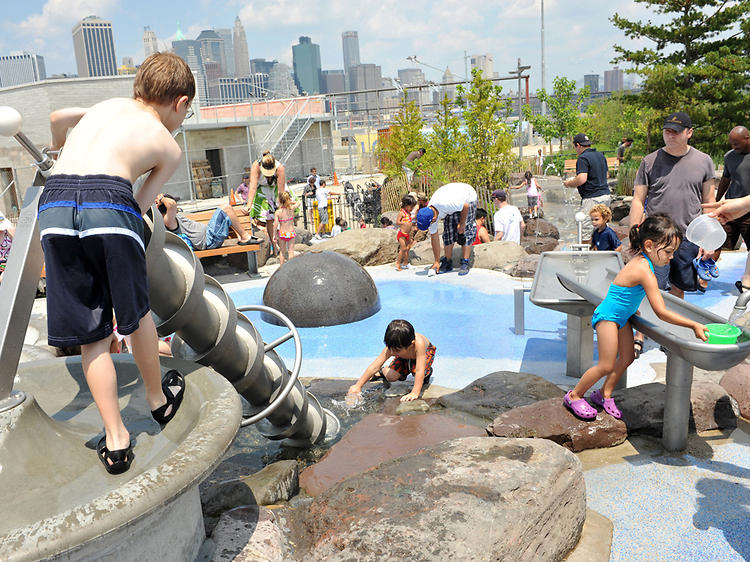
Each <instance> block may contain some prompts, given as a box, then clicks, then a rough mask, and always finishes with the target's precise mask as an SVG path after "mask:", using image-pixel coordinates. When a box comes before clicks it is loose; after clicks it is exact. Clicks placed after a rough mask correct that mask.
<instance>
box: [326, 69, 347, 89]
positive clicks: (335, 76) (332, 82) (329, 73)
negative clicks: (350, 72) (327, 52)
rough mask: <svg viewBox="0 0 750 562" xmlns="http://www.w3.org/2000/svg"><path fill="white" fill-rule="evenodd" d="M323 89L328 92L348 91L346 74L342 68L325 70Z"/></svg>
mask: <svg viewBox="0 0 750 562" xmlns="http://www.w3.org/2000/svg"><path fill="white" fill-rule="evenodd" d="M323 90H324V93H326V94H337V93H339V92H345V91H346V75H345V74H344V71H343V70H341V69H336V70H324V71H323Z"/></svg>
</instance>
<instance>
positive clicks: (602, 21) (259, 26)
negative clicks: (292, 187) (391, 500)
mask: <svg viewBox="0 0 750 562" xmlns="http://www.w3.org/2000/svg"><path fill="white" fill-rule="evenodd" d="M5 4H6V5H5V6H4V7H3V13H2V15H1V16H0V54H8V53H9V52H11V51H18V50H26V51H29V52H32V53H35V54H39V55H42V56H43V57H44V59H45V63H46V67H47V73H48V74H50V75H51V74H60V73H68V74H74V73H75V69H76V64H75V57H74V55H73V41H72V36H71V33H72V28H73V26H74V25H75V23H76V22H77V21H79V20H80V19H82V18H83V17H85V16H88V15H96V16H99V17H101V18H104V19H107V20H110V21H111V22H112V24H113V29H114V37H115V50H116V55H117V62H118V64H120V63H121V62H122V57H124V56H131V57H133V58H134V59H135V62H136V63H139V62H140V61H141V60H142V59H143V39H142V38H143V28H144V26H147V25H148V26H150V27H151V29H152V30H153V31H154V32H155V33H156V35H157V37H158V38H159V40H160V45H162V44H163V45H165V46H166V45H169V44H170V43H171V40H172V39H173V38H174V34H175V32H176V30H177V25H178V23H179V26H180V28H181V29H182V31H183V33H184V34H185V37H186V38H189V39H192V38H195V37H196V36H197V35H198V33H199V32H200V31H201V30H202V29H208V28H212V27H214V28H231V27H232V26H233V24H234V19H235V17H236V16H238V15H239V17H240V19H241V20H242V23H243V25H244V26H245V31H246V33H247V40H248V47H249V54H250V57H251V58H266V59H277V60H279V61H280V62H285V63H287V64H290V65H291V59H292V49H291V47H292V45H293V44H296V43H297V41H298V38H299V36H301V35H307V36H309V37H311V39H312V41H313V42H314V43H318V44H319V45H320V48H321V60H322V65H323V68H324V69H333V68H343V61H342V49H341V32H343V31H346V30H356V31H358V32H359V42H360V58H361V62H363V63H375V64H379V65H380V66H381V67H382V72H383V75H384V76H395V75H396V74H397V71H398V69H400V68H409V67H413V66H415V65H414V64H412V63H410V62H409V61H407V60H406V57H407V56H410V55H416V56H417V57H418V60H420V61H423V62H424V63H426V64H427V65H430V66H432V67H437V68H440V69H444V68H445V67H446V66H449V67H450V69H451V71H452V72H453V73H454V74H455V75H457V76H463V74H464V60H463V54H464V51H467V52H468V53H469V55H472V54H484V53H490V54H492V55H493V57H494V61H495V71H496V72H498V73H499V74H500V75H501V76H503V75H507V72H508V71H509V70H511V69H512V68H514V67H515V65H516V59H517V58H518V57H521V61H522V64H527V65H531V66H532V69H531V71H530V72H531V75H532V83H531V87H532V88H533V89H536V88H538V87H539V86H540V85H541V78H540V67H541V47H540V17H539V15H540V0H526V1H523V0H483V1H482V2H466V1H465V0H431V1H422V0H414V1H411V2H403V1H395V0H381V1H380V2H377V3H373V2H351V1H348V0H305V1H297V0H277V1H271V2H267V1H266V2H256V1H246V0H244V1H242V0H225V1H222V0H182V1H181V2H161V1H153V0H152V1H146V0H128V1H124V0H47V1H40V0H26V1H23V2H21V1H12V2H6V3H5ZM615 12H618V13H619V14H621V15H624V16H626V17H630V18H636V19H638V18H640V19H646V18H648V17H649V13H648V12H647V11H646V9H645V8H644V7H643V6H641V5H636V4H635V3H634V2H632V0H611V1H610V2H601V1H600V0H578V1H576V2H572V1H566V0H546V1H545V36H546V41H545V48H546V53H545V54H546V79H547V86H548V88H549V87H551V83H552V78H553V77H554V76H557V75H563V76H568V77H570V78H573V79H576V80H581V79H582V77H583V75H584V74H588V73H591V72H593V73H598V74H602V73H603V72H604V70H607V69H609V68H612V66H613V65H612V64H611V63H610V61H611V59H612V58H613V56H614V50H613V48H612V45H613V43H618V44H626V45H633V44H634V43H633V42H632V41H630V40H628V39H627V38H625V37H624V35H623V34H622V33H621V32H620V31H619V30H617V29H615V28H614V26H613V25H612V24H611V22H610V21H609V18H610V17H611V15H612V14H613V13H615ZM162 41H163V43H161V42H162ZM621 67H622V66H621ZM421 68H422V69H423V70H424V72H425V75H426V76H427V78H428V79H431V80H436V81H439V80H440V78H441V75H442V72H438V71H437V70H433V69H431V68H430V67H428V66H422V67H421Z"/></svg>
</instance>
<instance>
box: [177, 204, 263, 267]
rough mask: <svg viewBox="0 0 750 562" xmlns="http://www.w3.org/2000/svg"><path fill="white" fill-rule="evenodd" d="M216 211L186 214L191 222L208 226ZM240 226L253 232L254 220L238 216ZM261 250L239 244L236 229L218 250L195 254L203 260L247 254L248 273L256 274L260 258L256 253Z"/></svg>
mask: <svg viewBox="0 0 750 562" xmlns="http://www.w3.org/2000/svg"><path fill="white" fill-rule="evenodd" d="M215 211H216V209H212V210H209V211H198V212H196V213H190V214H186V215H185V216H186V217H187V218H189V219H190V220H194V221H196V222H200V223H203V224H208V222H209V221H210V220H211V217H212V216H213V215H214V212H215ZM237 218H239V220H240V224H241V225H242V226H243V227H244V228H245V229H246V230H247V231H248V232H252V231H253V230H252V219H251V218H250V217H249V216H241V215H238V217H237ZM258 250H260V244H243V245H240V244H239V240H238V239H237V233H236V232H235V231H234V229H232V228H230V229H229V237H228V238H227V239H226V240H224V243H223V244H222V245H221V246H219V247H218V248H214V249H213V250H193V253H194V254H195V255H196V257H198V258H199V259H201V258H208V257H211V256H226V255H229V254H241V253H243V252H244V253H246V254H247V273H248V275H249V274H254V273H258V258H257V256H256V252H257V251H258Z"/></svg>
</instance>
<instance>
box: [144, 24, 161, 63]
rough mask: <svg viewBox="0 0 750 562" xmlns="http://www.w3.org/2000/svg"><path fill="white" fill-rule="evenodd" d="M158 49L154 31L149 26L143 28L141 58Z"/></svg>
mask: <svg viewBox="0 0 750 562" xmlns="http://www.w3.org/2000/svg"><path fill="white" fill-rule="evenodd" d="M158 51H159V44H158V42H157V39H156V33H154V32H153V31H151V27H150V26H148V25H147V26H146V27H144V28H143V55H144V56H143V58H146V59H147V58H148V57H150V56H151V55H153V54H154V53H156V52H158Z"/></svg>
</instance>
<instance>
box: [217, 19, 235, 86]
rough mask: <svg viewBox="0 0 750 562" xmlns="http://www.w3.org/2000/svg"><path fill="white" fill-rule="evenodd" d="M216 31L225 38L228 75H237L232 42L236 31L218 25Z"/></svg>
mask: <svg viewBox="0 0 750 562" xmlns="http://www.w3.org/2000/svg"><path fill="white" fill-rule="evenodd" d="M214 31H215V32H216V33H218V35H219V37H221V38H222V39H223V40H224V60H225V61H226V67H225V68H224V70H225V71H226V75H227V76H236V74H235V69H234V44H233V43H232V41H233V39H232V36H233V35H234V32H233V31H232V30H231V29H228V28H218V27H217V28H216V29H214Z"/></svg>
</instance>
